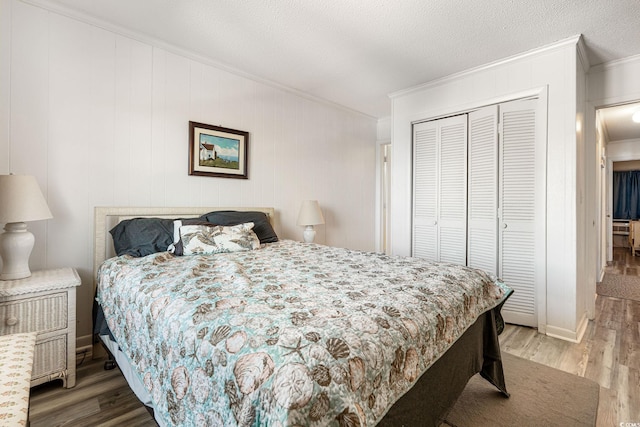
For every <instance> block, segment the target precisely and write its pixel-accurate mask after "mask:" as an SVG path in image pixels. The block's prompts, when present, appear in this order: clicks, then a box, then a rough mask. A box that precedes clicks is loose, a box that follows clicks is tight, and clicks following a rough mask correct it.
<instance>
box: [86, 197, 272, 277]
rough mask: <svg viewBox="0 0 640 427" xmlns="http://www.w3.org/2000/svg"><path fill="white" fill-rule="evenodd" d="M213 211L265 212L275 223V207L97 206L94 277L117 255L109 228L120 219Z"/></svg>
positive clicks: (172, 216) (190, 215) (170, 216)
mask: <svg viewBox="0 0 640 427" xmlns="http://www.w3.org/2000/svg"><path fill="white" fill-rule="evenodd" d="M213 211H242V212H247V211H255V212H264V213H265V214H266V215H267V217H268V218H269V222H271V225H274V214H275V210H274V209H273V208H255V207H240V208H234V207H232V208H220V207H202V206H200V207H158V208H153V207H110V206H108V207H101V206H98V207H96V208H95V217H94V223H93V224H94V230H93V236H94V239H93V250H94V253H93V277H94V280H95V277H96V275H97V273H98V268H99V267H100V264H102V263H103V262H104V260H106V259H108V258H110V257H112V256H115V251H114V249H113V241H112V239H111V236H110V235H109V230H111V229H112V228H113V227H115V226H116V225H117V224H118V223H119V222H120V221H123V220H126V219H131V218H145V217H147V218H148V217H154V218H178V217H180V218H189V217H192V218H195V217H199V216H200V215H203V214H206V213H208V212H213Z"/></svg>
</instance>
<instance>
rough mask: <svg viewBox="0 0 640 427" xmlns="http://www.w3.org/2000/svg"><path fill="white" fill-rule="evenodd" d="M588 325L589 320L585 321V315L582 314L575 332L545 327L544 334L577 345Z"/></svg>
mask: <svg viewBox="0 0 640 427" xmlns="http://www.w3.org/2000/svg"><path fill="white" fill-rule="evenodd" d="M588 324H589V319H587V314H586V313H583V314H582V318H581V319H580V322H578V327H577V328H576V330H575V331H572V330H569V329H564V328H557V327H555V326H549V325H547V332H546V334H547V335H548V336H550V337H553V338H558V339H561V340H565V341H570V342H572V343H576V344H577V343H579V342H580V341H582V337H583V336H584V333H585V332H586V330H587V325H588Z"/></svg>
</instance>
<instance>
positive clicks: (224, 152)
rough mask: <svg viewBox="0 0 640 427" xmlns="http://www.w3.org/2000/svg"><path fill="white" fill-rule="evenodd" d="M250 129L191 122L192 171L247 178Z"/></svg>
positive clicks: (191, 172) (194, 172)
mask: <svg viewBox="0 0 640 427" xmlns="http://www.w3.org/2000/svg"><path fill="white" fill-rule="evenodd" d="M248 151H249V132H244V131H241V130H235V129H227V128H223V127H220V126H211V125H206V124H204V123H197V122H189V175H200V176H217V177H221V178H240V179H247V154H248Z"/></svg>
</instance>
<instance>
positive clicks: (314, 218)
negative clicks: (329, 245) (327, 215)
mask: <svg viewBox="0 0 640 427" xmlns="http://www.w3.org/2000/svg"><path fill="white" fill-rule="evenodd" d="M317 224H324V217H323V216H322V211H321V210H320V206H319V205H318V201H317V200H305V201H303V202H302V206H301V207H300V213H298V225H302V226H304V227H305V229H304V233H303V236H304V241H305V242H307V243H313V239H314V238H315V237H316V230H314V229H313V226H314V225H317Z"/></svg>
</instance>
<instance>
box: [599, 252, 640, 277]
mask: <svg viewBox="0 0 640 427" xmlns="http://www.w3.org/2000/svg"><path fill="white" fill-rule="evenodd" d="M604 271H605V273H609V274H620V275H623V276H636V277H640V255H637V256H633V255H631V250H630V249H629V248H622V247H614V248H613V260H612V261H610V262H608V263H607V267H606V268H605V270H604Z"/></svg>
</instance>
